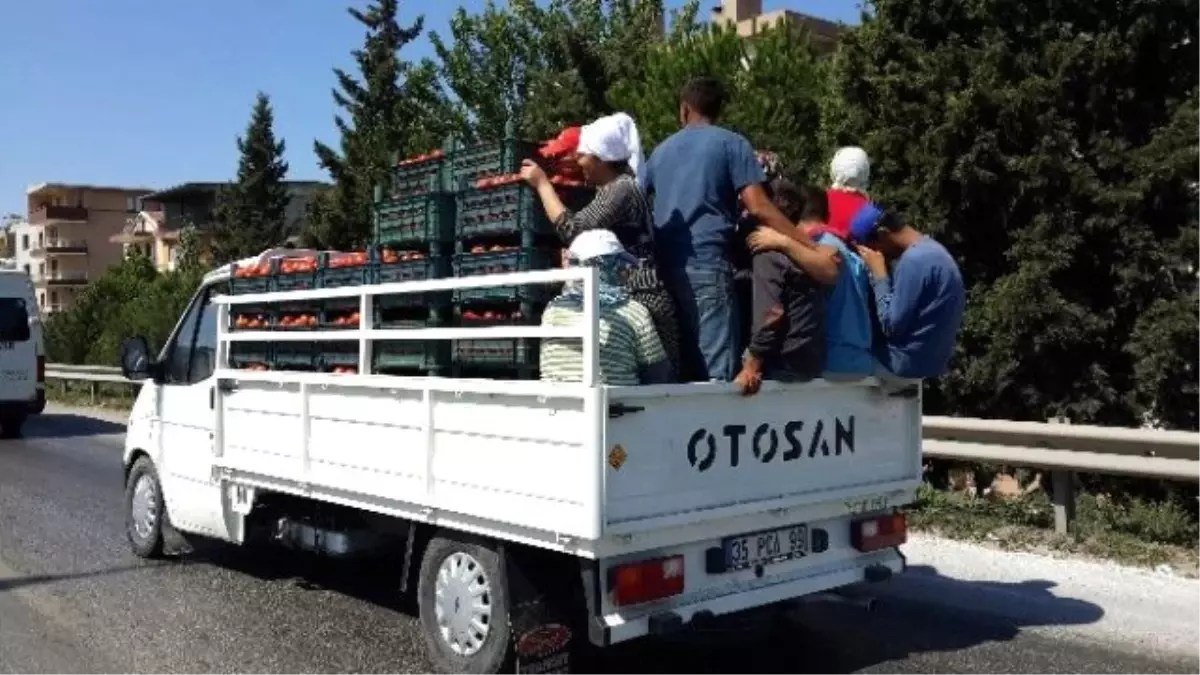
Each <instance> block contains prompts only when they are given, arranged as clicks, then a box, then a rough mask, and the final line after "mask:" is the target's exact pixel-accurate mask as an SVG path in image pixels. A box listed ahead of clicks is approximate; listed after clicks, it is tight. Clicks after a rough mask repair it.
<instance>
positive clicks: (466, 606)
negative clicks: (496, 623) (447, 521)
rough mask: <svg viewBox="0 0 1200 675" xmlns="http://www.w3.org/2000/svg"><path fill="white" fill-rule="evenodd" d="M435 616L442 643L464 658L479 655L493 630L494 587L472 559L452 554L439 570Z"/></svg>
mask: <svg viewBox="0 0 1200 675" xmlns="http://www.w3.org/2000/svg"><path fill="white" fill-rule="evenodd" d="M433 608H434V612H435V614H436V616H437V624H438V630H439V632H440V633H441V635H442V640H443V641H445V643H446V644H447V645H448V646H449V647H450V649H451V650H452V651H453V652H454V653H455V654H459V655H461V656H471V655H473V654H475V652H478V651H479V649H480V648H481V647H483V643H484V641H485V640H487V636H488V633H489V632H490V631H491V629H492V586H491V582H490V581H489V580H488V578H487V575H486V574H484V572H483V566H482V565H480V564H479V561H477V560H475V558H472V557H471V556H470V555H468V554H466V553H462V552H458V553H452V554H451V555H449V556H447V557H446V558H445V559H444V560H442V564H441V566H439V567H438V575H437V583H436V584H435V585H434V600H433Z"/></svg>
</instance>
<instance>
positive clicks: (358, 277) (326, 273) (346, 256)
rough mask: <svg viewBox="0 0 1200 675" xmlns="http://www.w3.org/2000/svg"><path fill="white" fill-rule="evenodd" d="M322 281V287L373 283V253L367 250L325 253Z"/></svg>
mask: <svg viewBox="0 0 1200 675" xmlns="http://www.w3.org/2000/svg"><path fill="white" fill-rule="evenodd" d="M320 282H321V288H342V287H344V286H361V285H363V284H369V283H371V254H370V253H368V252H367V251H353V252H350V253H325V254H323V256H322V261H321V275H320Z"/></svg>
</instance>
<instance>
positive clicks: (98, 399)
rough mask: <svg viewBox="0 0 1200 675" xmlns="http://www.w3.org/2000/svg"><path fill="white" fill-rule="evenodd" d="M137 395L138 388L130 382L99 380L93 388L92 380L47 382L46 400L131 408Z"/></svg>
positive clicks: (68, 403)
mask: <svg viewBox="0 0 1200 675" xmlns="http://www.w3.org/2000/svg"><path fill="white" fill-rule="evenodd" d="M136 395H137V389H136V388H134V387H133V386H131V385H128V384H117V383H110V382H97V383H95V387H94V388H93V387H92V386H91V383H90V382H79V381H70V382H68V381H63V380H47V382H46V400H47V401H49V402H51V403H58V404H61V405H66V406H74V407H94V408H107V409H112V410H130V409H132V408H133V399H134V397H135V396H136Z"/></svg>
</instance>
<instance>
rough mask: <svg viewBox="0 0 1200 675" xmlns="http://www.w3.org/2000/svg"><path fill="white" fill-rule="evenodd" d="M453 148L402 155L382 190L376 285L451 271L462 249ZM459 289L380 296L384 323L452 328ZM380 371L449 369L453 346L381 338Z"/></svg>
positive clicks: (378, 318)
mask: <svg viewBox="0 0 1200 675" xmlns="http://www.w3.org/2000/svg"><path fill="white" fill-rule="evenodd" d="M447 171H448V163H447V159H446V153H444V152H443V151H441V150H435V151H433V152H431V153H429V154H426V155H421V156H419V157H413V158H409V159H402V160H399V161H397V162H396V164H395V166H394V167H393V169H392V176H391V184H390V185H389V186H388V187H387V188H386V189H384V188H382V187H376V188H375V237H374V247H373V252H374V255H375V261H374V271H375V274H374V277H373V281H374V283H383V284H386V283H396V282H401V281H422V280H425V279H441V278H445V277H448V276H450V269H451V268H450V260H451V256H452V254H453V252H454V195H453V193H452V192H451V191H450V190H449V185H450V184H449V181H448V177H447ZM450 302H451V294H450V293H449V292H436V293H406V294H403V295H382V296H377V297H376V298H375V316H374V317H372V320H373V322H374V326H375V327H376V328H423V327H426V326H445V325H448V324H449V320H450V314H451V304H450ZM372 358H373V359H374V363H373V369H374V372H382V373H390V374H397V375H416V374H429V375H445V374H448V372H447V370H448V368H449V365H450V345H449V344H448V343H446V342H445V341H442V340H428V341H415V340H396V341H389V342H379V343H376V344H375V349H374V351H373V353H372Z"/></svg>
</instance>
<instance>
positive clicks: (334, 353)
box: [316, 342, 358, 371]
mask: <svg viewBox="0 0 1200 675" xmlns="http://www.w3.org/2000/svg"><path fill="white" fill-rule="evenodd" d="M316 366H317V369H318V370H323V371H328V370H332V369H333V368H336V367H338V366H353V367H355V368H357V367H358V343H357V342H322V343H319V345H318V347H317V356H316Z"/></svg>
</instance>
